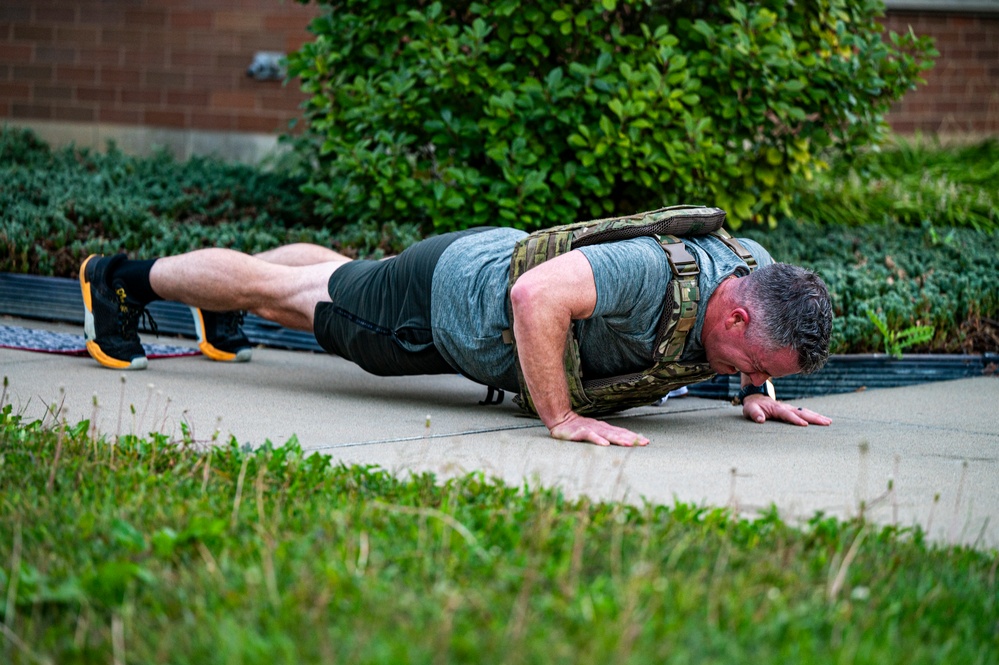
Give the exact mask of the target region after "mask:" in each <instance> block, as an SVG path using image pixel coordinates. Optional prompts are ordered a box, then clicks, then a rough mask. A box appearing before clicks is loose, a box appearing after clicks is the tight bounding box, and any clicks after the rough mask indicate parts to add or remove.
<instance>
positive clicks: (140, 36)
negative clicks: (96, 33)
mask: <svg viewBox="0 0 999 665" xmlns="http://www.w3.org/2000/svg"><path fill="white" fill-rule="evenodd" d="M164 39H165V38H164V36H163V34H162V33H160V32H156V31H151V30H140V29H137V28H105V29H102V30H101V44H103V45H104V46H135V47H141V48H144V49H149V47H152V46H163V44H164Z"/></svg>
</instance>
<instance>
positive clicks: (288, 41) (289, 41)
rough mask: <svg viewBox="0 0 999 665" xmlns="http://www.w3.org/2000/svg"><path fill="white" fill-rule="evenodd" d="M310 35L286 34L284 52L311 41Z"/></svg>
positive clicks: (289, 51) (298, 47)
mask: <svg viewBox="0 0 999 665" xmlns="http://www.w3.org/2000/svg"><path fill="white" fill-rule="evenodd" d="M311 39H312V37H311V36H310V35H301V36H298V35H288V37H286V38H285V40H284V52H285V53H292V52H294V51H297V50H298V49H300V48H302V44H304V43H306V42H308V41H311Z"/></svg>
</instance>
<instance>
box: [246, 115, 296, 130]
mask: <svg viewBox="0 0 999 665" xmlns="http://www.w3.org/2000/svg"><path fill="white" fill-rule="evenodd" d="M285 127H287V121H286V120H282V119H281V118H279V117H277V116H274V115H266V116H262V115H239V116H236V129H238V130H239V131H241V132H264V133H267V134H271V133H274V132H280V131H282V130H284V128H285Z"/></svg>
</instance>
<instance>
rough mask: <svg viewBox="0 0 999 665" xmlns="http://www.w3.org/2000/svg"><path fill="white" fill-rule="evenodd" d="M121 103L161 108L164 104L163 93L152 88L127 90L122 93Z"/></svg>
mask: <svg viewBox="0 0 999 665" xmlns="http://www.w3.org/2000/svg"><path fill="white" fill-rule="evenodd" d="M121 103H122V104H125V105H132V106H149V105H154V106H159V105H160V104H162V103H163V91H162V90H159V89H156V90H154V89H150V88H138V89H133V88H125V89H124V90H122V91H121Z"/></svg>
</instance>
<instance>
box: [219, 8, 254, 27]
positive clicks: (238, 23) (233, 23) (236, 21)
mask: <svg viewBox="0 0 999 665" xmlns="http://www.w3.org/2000/svg"><path fill="white" fill-rule="evenodd" d="M214 28H215V29H216V30H230V31H232V32H256V31H259V30H263V28H264V16H263V14H262V13H260V12H258V11H252V10H246V11H234V12H230V11H222V12H215V21H214Z"/></svg>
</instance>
